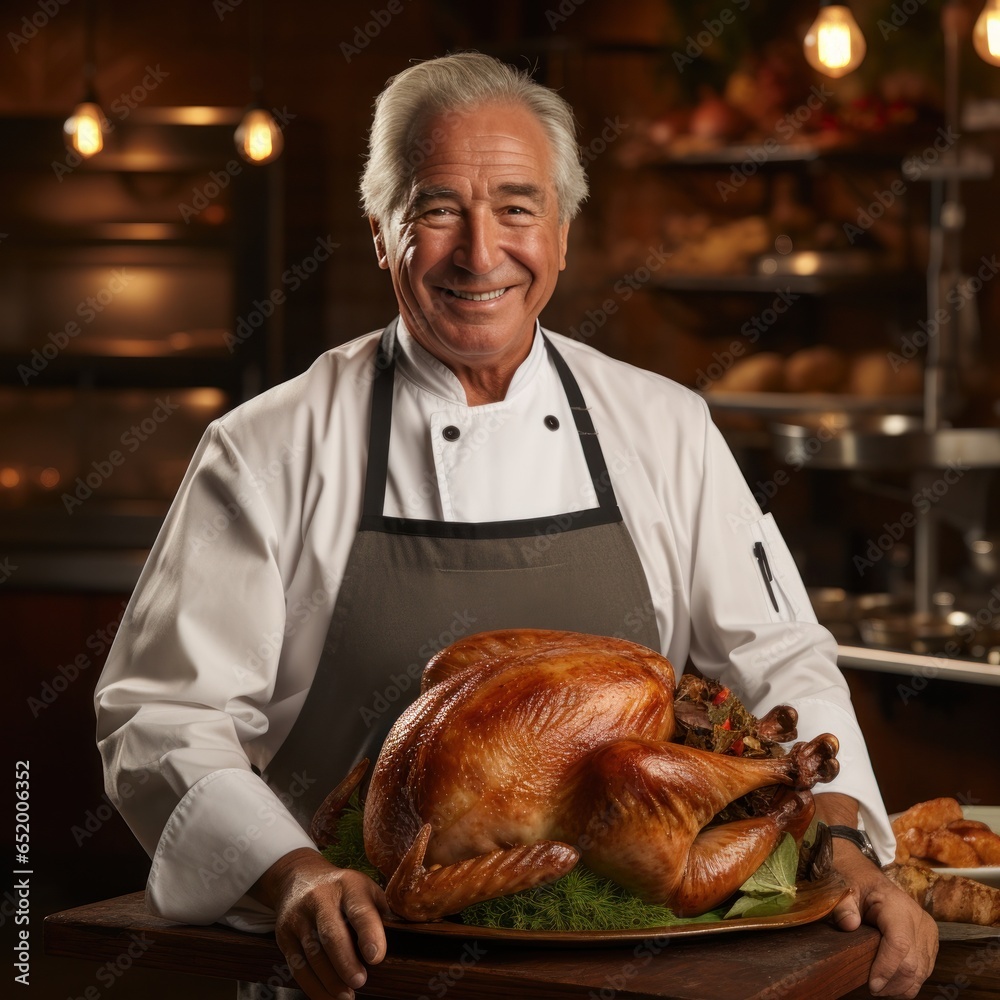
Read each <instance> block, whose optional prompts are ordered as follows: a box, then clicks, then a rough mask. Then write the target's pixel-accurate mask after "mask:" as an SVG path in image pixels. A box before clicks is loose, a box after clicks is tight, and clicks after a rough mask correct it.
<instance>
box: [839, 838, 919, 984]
mask: <svg viewBox="0 0 1000 1000" xmlns="http://www.w3.org/2000/svg"><path fill="white" fill-rule="evenodd" d="M833 845H834V846H833V863H834V867H835V868H836V869H837V870H838V871H839V872H840V874H841V875H843V876H844V879H845V880H846V881H847V884H848V885H849V886H850V887H851V889H852V890H853V891H852V892H851V894H850V895H849V896H847V897H846V898H845V899H844V900H843V901H842V902H841V903H840V904H839V905H838V906H837V908H836V909H835V910H834V911H833V921H834V923H835V924H836V925H837V926H838V927H839V928H840V929H841V930H844V931H853V930H857V928H858V927H860V926H861V923H862V921H864V923H866V924H872V925H874V926H875V927H877V928H878V929H879V930H880V931H881V932H882V940H881V942H880V943H879V946H878V954H877V955H876V956H875V961H874V962H873V963H872V969H871V974H870V975H869V977H868V986H869V988H870V989H871V991H872V993H873V994H874V995H875V996H880V997H915V996H916V995H917V993H918V992H919V991H920V987H921V985H922V984H923V982H924V980H925V979H926V978H927V977H928V976H929V975H930V974H931V972H932V971H933V969H934V960H935V959H936V958H937V951H938V929H937V924H936V923H935V922H934V920H933V918H932V917H931V916H930V915H929V914H927V913H925V912H924V911H923V910H922V909H921V908H920V907H919V906H918V905H917V904H916V903H915V902H914V901H913V900H912V899H911V898H910V897H909V896H908V895H907V894H906V893H905V892H903V891H902V890H901V889H897V888H896V886H894V885H893V884H892V883H891V882H890V881H889V879H887V878H886V877H885V875H884V874H883V873H882V871H881V870H880V869H878V868H876V867H875V865H874V864H872V862H871V861H869V860H868V859H867V858H866V857H865V856H864V855H863V854H862V853H861V852H860V851H859V850H858V849H857V847H855V846H854V844H851V843H848V842H847V841H844V840H839V839H838V840H834V842H833Z"/></svg>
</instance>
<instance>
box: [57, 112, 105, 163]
mask: <svg viewBox="0 0 1000 1000" xmlns="http://www.w3.org/2000/svg"><path fill="white" fill-rule="evenodd" d="M107 125H108V121H107V119H106V118H105V117H104V112H103V111H102V110H101V107H100V105H99V104H95V103H94V102H93V101H84V102H83V103H82V104H78V105H77V106H76V107H75V108H74V109H73V114H72V115H70V116H69V118H67V119H66V122H65V124H64V125H63V137H64V138H65V140H66V145H67V146H69V148H70V149H72V150H74V151H75V152H77V153H79V154H80V156H82V157H83V158H84V159H87V157H90V156H93V155H94V154H95V153H99V152H100V151H101V150H102V149H103V148H104V131H105V129H106V128H107Z"/></svg>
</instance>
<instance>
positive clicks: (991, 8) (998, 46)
mask: <svg viewBox="0 0 1000 1000" xmlns="http://www.w3.org/2000/svg"><path fill="white" fill-rule="evenodd" d="M972 44H973V45H974V46H975V48H976V51H977V52H978V53H979V56H980V58H981V59H983V60H985V61H986V62H988V63H992V64H993V65H994V66H1000V0H986V6H985V7H984V8H983V11H982V13H981V14H980V15H979V19H978V20H977V21H976V26H975V27H974V28H973V29H972Z"/></svg>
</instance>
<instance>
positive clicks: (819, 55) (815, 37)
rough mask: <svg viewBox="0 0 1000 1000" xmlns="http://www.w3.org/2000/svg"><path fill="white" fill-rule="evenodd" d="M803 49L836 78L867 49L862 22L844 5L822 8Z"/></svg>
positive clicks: (852, 66) (818, 66)
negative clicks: (859, 25) (860, 24)
mask: <svg viewBox="0 0 1000 1000" xmlns="http://www.w3.org/2000/svg"><path fill="white" fill-rule="evenodd" d="M991 2H1000V0H991ZM802 48H803V50H804V51H805V54H806V59H808V60H809V64H810V65H811V66H812V67H813V68H815V69H818V70H819V71H820V72H821V73H825V74H826V75H827V76H832V77H834V78H837V77H841V76H844V75H845V74H846V73H850V72H851V70H853V69H857V67H858V66H860V65H861V60H862V59H864V57H865V52H866V51H867V46H866V45H865V36H864V35H863V34H861V29H860V28H859V27H858V22H857V21H855V20H854V16H853V15H852V14H851V12H850V10H849V9H848V8H847V7H845V6H844V5H842V4H824V5H823V6H822V7H820V11H819V14H818V15H817V17H816V20H815V21H813V23H812V26H811V27H810V28H809V30H808V31H807V32H806V37H805V39H804V40H803V43H802Z"/></svg>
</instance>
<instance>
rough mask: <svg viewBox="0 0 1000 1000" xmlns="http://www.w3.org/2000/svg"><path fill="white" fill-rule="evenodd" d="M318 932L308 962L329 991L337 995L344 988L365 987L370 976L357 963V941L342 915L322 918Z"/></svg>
mask: <svg viewBox="0 0 1000 1000" xmlns="http://www.w3.org/2000/svg"><path fill="white" fill-rule="evenodd" d="M316 931H317V933H316V939H315V940H314V941H313V942H311V945H312V947H311V949H310V954H309V962H310V965H311V966H312V968H313V971H314V972H315V973H316V975H317V976H318V977H319V979H320V980H321V982H323V984H324V985H326V987H327V989H329V990H330V992H331V993H333V994H334V995H336V994H337V993H338V991H342V990H343V989H344V987H345V986H348V987H351V988H352V989H359V988H360V987H362V986H364V984H365V980H367V978H368V973H367V971H366V970H365V967H364V966H363V965H362V964H361V962H360V961H358V953H357V951H356V950H355V947H354V939H353V938H352V937H351V934H350V933H349V931H348V930H347V925H346V924H345V923H344V921H343V920H341V919H340V914H339V913H337V914H336V916H334V915H331V916H329V917H322V918H320V921H319V923H318V924H317V928H316Z"/></svg>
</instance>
